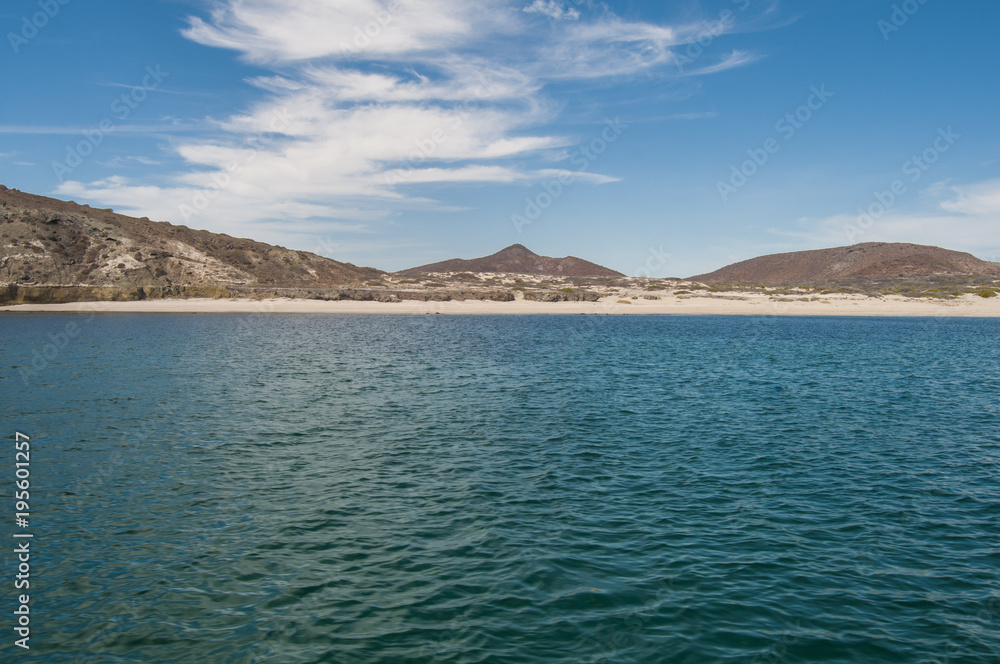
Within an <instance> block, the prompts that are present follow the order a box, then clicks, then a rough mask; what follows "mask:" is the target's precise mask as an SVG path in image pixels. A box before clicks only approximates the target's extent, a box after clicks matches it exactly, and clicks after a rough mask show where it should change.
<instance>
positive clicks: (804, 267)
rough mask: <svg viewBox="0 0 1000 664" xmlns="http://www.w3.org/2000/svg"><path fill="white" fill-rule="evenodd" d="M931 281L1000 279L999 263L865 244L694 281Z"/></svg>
mask: <svg viewBox="0 0 1000 664" xmlns="http://www.w3.org/2000/svg"><path fill="white" fill-rule="evenodd" d="M929 277H1000V263H991V262H989V261H983V260H980V259H978V258H976V257H975V256H973V255H972V254H967V253H963V252H960V251H951V250H949V249H942V248H940V247H932V246H926V245H920V244H906V243H898V242H897V243H887V242H865V243H863V244H855V245H852V246H850V247H836V248H834V249H819V250H814V251H795V252H791V253H786V254H771V255H769V256H760V257H758V258H751V259H750V260H745V261H741V262H739V263H733V264H732V265H728V266H726V267H724V268H722V269H719V270H716V271H715V272H710V273H708V274H700V275H697V276H694V277H691V281H698V282H701V283H706V284H738V283H747V284H779V285H789V284H798V285H808V284H816V283H835V282H857V281H859V280H866V279H867V280H886V279H890V280H891V279H900V278H903V279H911V278H929Z"/></svg>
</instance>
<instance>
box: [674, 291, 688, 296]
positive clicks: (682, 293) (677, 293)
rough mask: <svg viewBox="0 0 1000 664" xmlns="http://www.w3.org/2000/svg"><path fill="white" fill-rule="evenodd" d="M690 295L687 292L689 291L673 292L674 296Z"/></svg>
mask: <svg viewBox="0 0 1000 664" xmlns="http://www.w3.org/2000/svg"><path fill="white" fill-rule="evenodd" d="M690 294H691V291H689V290H678V291H674V295H690Z"/></svg>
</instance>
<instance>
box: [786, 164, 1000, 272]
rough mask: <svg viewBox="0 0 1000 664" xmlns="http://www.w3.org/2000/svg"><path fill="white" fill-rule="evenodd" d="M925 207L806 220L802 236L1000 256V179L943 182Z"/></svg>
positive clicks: (821, 241) (828, 242)
mask: <svg viewBox="0 0 1000 664" xmlns="http://www.w3.org/2000/svg"><path fill="white" fill-rule="evenodd" d="M923 193H924V197H925V199H927V200H929V201H930V203H929V205H927V206H926V208H925V209H924V210H922V211H921V210H917V211H903V210H889V211H886V212H885V213H884V214H881V215H877V216H872V215H869V216H867V217H862V216H860V215H859V214H839V215H834V216H832V217H827V218H825V219H819V220H804V222H803V229H804V230H803V232H802V233H801V234H799V237H801V238H803V239H808V240H810V241H811V242H813V243H814V244H817V245H819V246H835V245H846V244H853V243H855V242H913V243H916V244H929V245H936V246H940V247H945V248H947V249H958V250H962V251H969V252H973V253H975V254H976V255H977V256H979V257H980V258H983V259H986V260H994V261H998V260H1000V236H998V235H997V214H1000V180H990V181H986V182H979V183H973V184H965V185H951V184H945V183H938V184H935V185H932V186H930V187H928V188H927V189H926V190H924V192H923Z"/></svg>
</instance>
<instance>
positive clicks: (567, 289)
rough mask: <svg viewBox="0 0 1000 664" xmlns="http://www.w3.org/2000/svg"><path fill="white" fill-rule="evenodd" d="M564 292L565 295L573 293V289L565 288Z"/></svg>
mask: <svg viewBox="0 0 1000 664" xmlns="http://www.w3.org/2000/svg"><path fill="white" fill-rule="evenodd" d="M562 292H564V293H572V292H573V289H572V288H563V289H562Z"/></svg>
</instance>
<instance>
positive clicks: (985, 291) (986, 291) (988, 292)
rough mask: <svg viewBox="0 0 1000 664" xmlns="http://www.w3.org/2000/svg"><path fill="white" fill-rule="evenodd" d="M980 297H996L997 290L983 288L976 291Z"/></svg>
mask: <svg viewBox="0 0 1000 664" xmlns="http://www.w3.org/2000/svg"><path fill="white" fill-rule="evenodd" d="M976 295H978V296H979V297H996V296H997V292H996V291H995V290H990V289H989V288H984V289H983V290H981V291H979V292H978V293H976Z"/></svg>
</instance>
